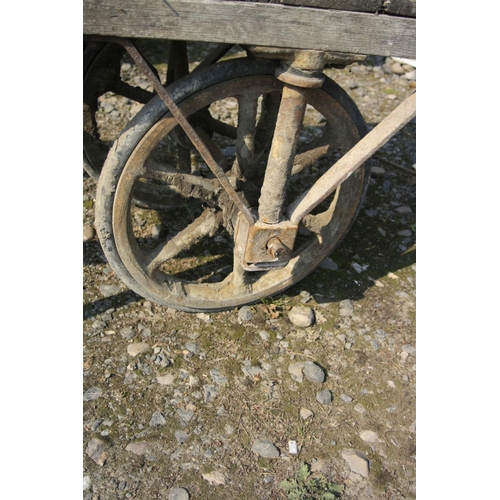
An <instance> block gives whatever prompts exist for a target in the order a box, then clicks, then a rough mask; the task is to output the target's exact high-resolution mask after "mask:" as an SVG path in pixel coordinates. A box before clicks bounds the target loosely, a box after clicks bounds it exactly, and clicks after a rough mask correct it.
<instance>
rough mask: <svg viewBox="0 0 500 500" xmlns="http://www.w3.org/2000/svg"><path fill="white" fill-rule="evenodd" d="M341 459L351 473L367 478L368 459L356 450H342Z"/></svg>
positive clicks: (368, 469)
mask: <svg viewBox="0 0 500 500" xmlns="http://www.w3.org/2000/svg"><path fill="white" fill-rule="evenodd" d="M342 458H343V459H344V460H345V461H346V462H347V464H348V465H349V467H350V469H351V471H352V472H355V473H356V474H360V475H361V476H363V477H368V474H369V472H370V461H369V460H368V457H367V456H366V455H364V454H363V453H361V452H360V451H358V450H353V449H350V450H344V451H343V452H342Z"/></svg>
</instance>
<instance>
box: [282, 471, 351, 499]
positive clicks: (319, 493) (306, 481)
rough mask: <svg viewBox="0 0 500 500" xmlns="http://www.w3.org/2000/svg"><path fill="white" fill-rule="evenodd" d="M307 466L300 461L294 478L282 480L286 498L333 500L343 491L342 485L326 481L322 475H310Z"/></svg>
mask: <svg viewBox="0 0 500 500" xmlns="http://www.w3.org/2000/svg"><path fill="white" fill-rule="evenodd" d="M310 476H311V472H310V469H309V466H308V465H307V464H305V463H301V464H300V466H299V468H298V470H297V472H296V473H295V478H294V479H292V480H290V481H282V482H281V483H280V487H281V488H283V489H284V490H285V491H286V493H287V495H288V500H333V499H334V498H338V497H340V496H341V494H342V493H343V491H344V486H343V485H340V484H334V483H330V482H328V481H327V480H326V479H325V478H324V477H321V476H319V477H316V476H315V477H310Z"/></svg>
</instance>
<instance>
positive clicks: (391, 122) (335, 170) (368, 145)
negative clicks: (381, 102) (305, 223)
mask: <svg viewBox="0 0 500 500" xmlns="http://www.w3.org/2000/svg"><path fill="white" fill-rule="evenodd" d="M416 109H417V93H416V92H415V93H413V94H412V95H410V96H409V97H407V98H406V99H405V100H404V101H403V102H402V103H401V104H400V105H399V106H398V107H397V108H396V109H395V110H394V111H392V113H390V114H389V115H388V116H386V117H385V118H384V119H383V120H382V121H381V122H380V123H379V124H378V125H377V126H376V127H375V128H374V129H373V130H372V131H371V132H370V133H368V134H367V135H366V136H365V137H363V139H361V140H360V141H359V142H358V143H357V144H356V145H355V146H354V147H353V148H352V149H351V150H349V151H348V152H347V153H346V154H345V155H344V156H343V157H342V158H340V160H339V161H338V162H337V163H335V165H333V166H332V167H330V169H329V170H328V171H327V172H326V173H324V174H323V175H322V176H321V177H320V178H319V179H318V180H317V181H316V182H315V183H314V185H313V186H312V187H311V188H310V189H309V190H308V191H306V192H305V193H304V194H302V195H301V196H299V197H298V198H297V199H296V200H295V201H294V202H293V203H292V204H290V206H289V207H288V209H287V211H286V215H287V216H288V218H289V220H290V222H291V223H292V224H298V223H299V222H300V221H301V220H302V219H303V217H305V216H306V215H307V214H308V213H309V212H310V211H311V210H313V209H314V208H315V207H316V206H318V205H319V204H320V203H321V202H322V201H323V200H324V199H326V198H327V197H328V196H329V195H330V194H331V193H333V191H335V189H337V187H338V186H339V185H340V184H341V183H342V182H344V181H345V180H346V179H347V178H348V177H349V176H350V175H351V174H352V173H353V172H354V171H355V170H356V169H357V168H359V167H360V166H361V165H362V164H363V163H364V162H365V161H366V160H367V159H368V158H370V156H372V155H373V153H375V151H377V150H378V149H379V148H381V147H382V146H383V145H384V144H385V143H386V142H387V141H388V140H389V139H391V138H392V137H393V136H394V135H395V134H396V133H397V132H399V130H401V129H402V128H403V127H404V126H405V125H406V124H407V123H408V122H409V121H410V120H411V119H412V118H414V117H415V115H416V112H417V111H416Z"/></svg>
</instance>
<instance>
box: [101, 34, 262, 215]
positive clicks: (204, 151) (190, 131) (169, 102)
mask: <svg viewBox="0 0 500 500" xmlns="http://www.w3.org/2000/svg"><path fill="white" fill-rule="evenodd" d="M104 40H105V41H110V42H112V43H118V44H120V45H122V46H123V47H124V48H125V49H126V50H127V52H128V53H129V54H130V57H132V59H133V60H134V61H135V63H136V64H137V66H138V67H139V68H140V70H141V71H142V72H143V73H144V74H145V75H146V76H147V77H148V79H149V80H150V82H151V83H152V85H153V87H154V89H155V90H156V92H157V94H158V95H159V96H160V98H161V100H162V101H163V102H164V103H165V106H167V108H168V109H169V110H170V112H171V113H172V115H173V116H174V118H175V119H176V120H177V122H178V123H179V125H180V126H181V127H182V129H183V130H184V132H185V133H186V135H187V136H188V137H189V139H190V140H191V142H192V143H193V145H194V147H195V148H196V149H197V150H198V152H199V153H200V155H201V156H202V158H203V159H204V160H205V163H206V164H207V165H208V167H209V168H210V170H211V171H212V172H213V174H214V175H215V176H216V177H217V179H218V180H219V182H220V183H221V185H222V187H223V188H224V189H225V191H226V192H227V193H228V195H229V196H230V198H231V200H232V201H233V202H234V204H235V205H236V206H237V207H238V209H239V211H240V212H241V213H242V214H243V216H244V217H245V219H247V220H248V222H249V223H251V224H253V222H254V217H253V215H252V213H251V212H250V207H249V206H248V205H247V204H246V203H245V202H244V201H243V200H242V199H241V198H240V197H239V196H238V194H237V193H236V191H235V190H234V188H233V186H232V185H231V183H230V181H229V179H228V177H227V175H226V174H225V173H224V170H223V169H222V168H221V167H220V166H219V165H218V164H217V162H216V161H215V160H214V158H213V156H212V154H211V153H210V151H209V150H208V148H207V147H206V146H205V144H204V142H203V141H202V140H201V139H200V137H199V135H198V134H197V133H196V131H195V130H194V128H193V127H192V126H191V124H190V123H189V122H188V120H187V118H186V117H185V116H184V115H183V114H182V111H181V110H180V109H179V107H178V106H177V104H175V102H174V101H173V99H172V98H171V97H170V94H169V93H168V91H167V90H166V89H165V87H163V85H162V84H161V82H160V80H159V79H158V78H157V77H156V75H155V74H154V73H153V71H151V68H150V67H149V66H148V64H147V62H146V61H145V60H144V58H143V57H142V55H141V54H140V52H139V51H138V50H137V48H136V46H135V45H134V44H133V43H132V42H131V41H130V40H127V39H123V38H114V37H105V38H104Z"/></svg>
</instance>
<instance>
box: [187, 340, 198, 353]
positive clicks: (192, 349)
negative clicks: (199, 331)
mask: <svg viewBox="0 0 500 500" xmlns="http://www.w3.org/2000/svg"><path fill="white" fill-rule="evenodd" d="M186 349H187V350H188V351H189V352H190V353H191V354H199V353H200V351H201V348H200V344H196V343H194V342H186Z"/></svg>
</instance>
